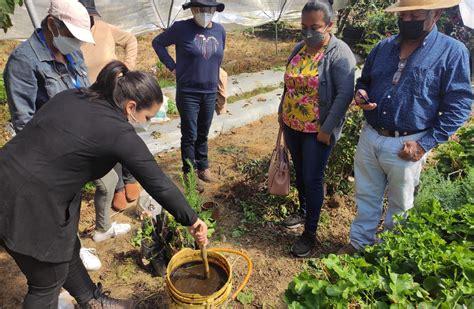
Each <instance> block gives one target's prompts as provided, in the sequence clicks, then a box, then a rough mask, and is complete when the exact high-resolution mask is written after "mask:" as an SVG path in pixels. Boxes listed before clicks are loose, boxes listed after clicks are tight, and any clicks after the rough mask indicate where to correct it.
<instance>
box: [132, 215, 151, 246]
mask: <svg viewBox="0 0 474 309" xmlns="http://www.w3.org/2000/svg"><path fill="white" fill-rule="evenodd" d="M154 234H155V227H154V225H153V221H152V219H151V218H148V219H145V220H144V221H143V222H142V226H141V227H140V228H139V229H138V230H137V231H136V232H135V234H134V235H133V237H132V239H131V243H132V245H133V246H134V247H138V248H139V247H140V246H141V245H142V242H143V241H146V242H153V235H154Z"/></svg>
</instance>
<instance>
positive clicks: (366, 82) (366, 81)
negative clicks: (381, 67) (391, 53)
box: [355, 43, 380, 93]
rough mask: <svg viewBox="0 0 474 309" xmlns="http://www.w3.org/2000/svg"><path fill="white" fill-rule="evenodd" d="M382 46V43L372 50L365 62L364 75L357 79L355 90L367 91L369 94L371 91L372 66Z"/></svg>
mask: <svg viewBox="0 0 474 309" xmlns="http://www.w3.org/2000/svg"><path fill="white" fill-rule="evenodd" d="M379 46H380V43H379V44H377V46H375V47H374V49H372V51H371V52H370V53H369V55H368V56H367V59H366V60H365V63H364V68H363V69H362V75H361V77H360V78H359V79H357V83H356V86H355V90H356V91H357V90H359V89H362V90H365V91H366V92H367V93H368V92H369V89H370V82H371V80H372V78H371V76H370V72H371V71H372V65H373V63H374V61H375V56H376V55H377V50H378V48H379Z"/></svg>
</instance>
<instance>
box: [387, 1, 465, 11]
mask: <svg viewBox="0 0 474 309" xmlns="http://www.w3.org/2000/svg"><path fill="white" fill-rule="evenodd" d="M460 2H461V0H399V1H398V2H397V3H395V4H394V5H392V6H389V7H388V8H386V9H385V12H402V11H414V10H436V9H445V8H450V7H453V6H455V5H458V4H459V3H460Z"/></svg>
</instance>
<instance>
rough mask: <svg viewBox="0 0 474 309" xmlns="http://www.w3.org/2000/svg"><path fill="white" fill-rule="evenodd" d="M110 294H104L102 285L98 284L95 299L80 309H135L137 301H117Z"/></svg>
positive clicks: (82, 305)
mask: <svg viewBox="0 0 474 309" xmlns="http://www.w3.org/2000/svg"><path fill="white" fill-rule="evenodd" d="M108 294H109V293H108V292H102V284H100V283H99V284H97V290H95V292H94V298H92V299H91V300H89V301H88V302H87V303H85V304H81V305H80V306H79V308H80V309H133V308H135V305H136V303H135V301H133V300H130V299H115V298H112V297H109V295H108Z"/></svg>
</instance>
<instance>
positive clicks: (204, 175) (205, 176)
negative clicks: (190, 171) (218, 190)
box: [197, 168, 217, 183]
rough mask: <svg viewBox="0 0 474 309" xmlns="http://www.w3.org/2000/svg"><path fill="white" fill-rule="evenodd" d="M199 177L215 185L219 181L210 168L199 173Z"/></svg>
mask: <svg viewBox="0 0 474 309" xmlns="http://www.w3.org/2000/svg"><path fill="white" fill-rule="evenodd" d="M197 175H198V177H199V179H201V180H202V181H204V182H207V183H213V182H216V181H217V179H216V178H215V177H214V176H213V175H212V173H211V170H210V169H208V168H206V169H205V170H202V171H198V172H197Z"/></svg>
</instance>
